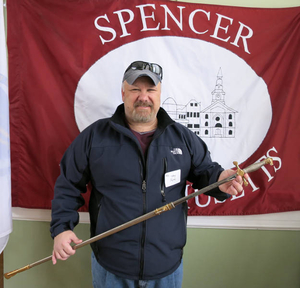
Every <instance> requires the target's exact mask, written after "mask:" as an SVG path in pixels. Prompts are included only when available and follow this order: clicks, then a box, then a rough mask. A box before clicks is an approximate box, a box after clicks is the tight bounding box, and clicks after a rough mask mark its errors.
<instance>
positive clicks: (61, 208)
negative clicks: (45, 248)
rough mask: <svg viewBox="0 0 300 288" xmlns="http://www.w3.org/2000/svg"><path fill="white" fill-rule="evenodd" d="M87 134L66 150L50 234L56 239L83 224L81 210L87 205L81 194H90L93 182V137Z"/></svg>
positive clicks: (56, 185) (56, 191) (54, 203)
mask: <svg viewBox="0 0 300 288" xmlns="http://www.w3.org/2000/svg"><path fill="white" fill-rule="evenodd" d="M87 132H88V131H84V132H82V133H81V134H79V136H78V137H77V138H76V139H75V140H74V141H73V143H72V144H71V145H70V146H69V148H68V149H67V150H66V152H65V154H64V156H63V158H62V160H61V163H60V175H59V177H58V178H57V180H56V183H55V186H54V198H53V200H52V211H51V218H52V219H51V223H50V232H51V237H52V238H54V237H55V236H56V235H58V234H60V233H61V232H63V231H66V230H73V229H74V227H75V226H76V225H77V224H78V222H79V214H78V212H77V210H78V209H79V208H80V207H81V206H83V205H84V199H83V197H82V195H81V193H85V192H86V190H87V189H86V186H87V183H88V182H89V180H90V172H89V151H90V143H91V136H90V135H89V134H88V133H87Z"/></svg>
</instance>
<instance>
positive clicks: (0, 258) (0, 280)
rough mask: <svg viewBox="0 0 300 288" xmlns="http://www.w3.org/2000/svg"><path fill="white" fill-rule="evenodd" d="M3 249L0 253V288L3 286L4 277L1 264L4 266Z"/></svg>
mask: <svg viewBox="0 0 300 288" xmlns="http://www.w3.org/2000/svg"><path fill="white" fill-rule="evenodd" d="M3 253H4V252H3V251H2V253H0V288H4V278H3V272H4V270H3V266H4V262H3V261H4V260H3Z"/></svg>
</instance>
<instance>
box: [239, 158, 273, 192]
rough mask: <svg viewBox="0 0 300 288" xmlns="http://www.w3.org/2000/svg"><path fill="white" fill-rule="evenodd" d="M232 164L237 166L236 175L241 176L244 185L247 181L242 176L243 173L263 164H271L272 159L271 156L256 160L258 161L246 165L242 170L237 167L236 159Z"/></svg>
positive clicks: (254, 169)
mask: <svg viewBox="0 0 300 288" xmlns="http://www.w3.org/2000/svg"><path fill="white" fill-rule="evenodd" d="M233 164H234V165H235V167H236V168H237V171H236V175H240V176H242V178H243V182H244V185H245V186H247V185H248V181H247V180H246V179H245V177H244V175H245V173H248V172H253V171H256V170H257V169H259V168H261V167H262V166H263V165H266V164H270V165H273V159H272V158H267V159H265V160H264V161H261V162H258V163H254V164H252V165H250V166H248V167H247V168H245V169H244V170H242V169H241V168H240V167H239V165H238V162H237V161H233Z"/></svg>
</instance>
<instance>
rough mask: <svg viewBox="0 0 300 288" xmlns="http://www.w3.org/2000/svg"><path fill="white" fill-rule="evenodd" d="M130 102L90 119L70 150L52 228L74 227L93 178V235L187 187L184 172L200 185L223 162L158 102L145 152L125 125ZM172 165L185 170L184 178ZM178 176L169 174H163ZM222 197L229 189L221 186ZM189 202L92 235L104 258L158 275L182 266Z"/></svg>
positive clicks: (139, 274)
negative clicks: (109, 232)
mask: <svg viewBox="0 0 300 288" xmlns="http://www.w3.org/2000/svg"><path fill="white" fill-rule="evenodd" d="M124 115H125V114H124V105H123V104H122V105H120V106H119V107H118V108H117V110H116V112H115V114H114V115H113V116H112V117H111V118H108V119H101V120H98V121H96V122H95V123H93V124H92V125H90V126H89V127H87V128H86V129H85V130H84V131H83V132H81V133H80V134H79V135H78V137H77V138H76V139H75V140H74V141H73V143H72V144H71V145H70V147H69V148H68V149H67V151H66V152H65V154H64V156H63V158H62V161H61V164H60V169H61V174H60V176H59V177H58V179H57V181H56V184H55V193H54V199H53V201H52V221H51V235H52V237H55V236H56V235H58V234H59V233H61V232H63V231H65V230H70V229H71V230H73V228H74V227H75V225H77V224H78V220H79V219H78V213H77V210H78V208H80V207H81V206H82V205H83V203H84V201H83V198H82V196H81V193H84V192H86V185H87V183H88V182H91V184H92V191H91V196H90V201H89V213H90V220H91V237H93V236H95V235H97V234H100V233H103V232H105V231H107V230H109V229H112V228H114V227H116V226H119V225H121V224H123V223H125V222H127V221H130V220H132V219H134V218H137V217H139V216H141V215H143V214H145V213H148V212H150V211H153V210H154V209H156V208H159V207H161V206H163V205H165V204H167V203H170V202H171V201H175V200H177V199H179V198H181V197H183V196H185V195H184V193H185V187H186V180H188V181H190V182H192V183H194V184H193V187H194V188H202V187H203V186H206V185H209V184H211V183H213V182H215V181H217V180H218V177H219V175H220V173H221V171H222V170H223V169H222V168H221V167H220V165H218V164H217V163H215V162H212V160H211V158H210V153H209V151H208V149H207V147H206V145H205V143H204V142H203V141H202V140H201V139H200V138H199V137H198V136H196V135H195V134H194V133H192V132H191V131H190V130H188V129H187V128H186V127H184V126H183V125H181V124H178V123H176V122H174V121H173V120H172V119H171V118H170V117H169V116H168V114H167V113H166V112H165V111H164V110H163V109H162V108H160V110H159V112H158V115H157V118H158V127H157V129H156V131H155V134H154V136H153V140H152V142H151V143H150V146H149V149H148V153H147V157H146V159H145V157H144V155H143V152H142V150H141V148H140V145H139V142H138V140H137V138H136V137H135V136H134V135H133V133H132V132H131V131H130V130H129V129H128V128H127V125H126V123H125V116H124ZM173 171H177V175H179V174H178V172H179V173H180V178H178V177H176V176H174V175H175V174H174V173H173ZM166 173H168V174H167V175H168V176H173V177H174V179H173V181H174V182H169V181H167V182H166V177H165V174H166ZM209 195H211V196H214V197H216V198H217V199H219V200H224V199H226V198H228V196H229V195H228V194H225V193H223V192H221V191H220V190H219V189H215V190H213V191H211V192H210V193H209ZM186 216H187V205H186V204H182V205H178V206H176V208H175V209H172V210H170V211H167V212H165V213H163V214H161V215H159V216H155V217H153V218H151V219H149V220H147V221H145V222H143V223H140V224H137V225H135V226H132V227H130V228H128V229H125V230H123V231H120V232H118V233H116V234H113V235H111V236H108V237H106V238H103V239H101V240H99V241H97V242H95V243H92V244H91V246H92V249H93V251H94V253H95V256H96V258H97V260H98V262H99V263H100V264H101V265H102V266H103V267H104V268H105V269H107V270H108V271H110V272H112V273H114V274H116V275H118V276H121V277H123V278H128V279H157V278H162V277H164V276H167V275H169V274H170V273H172V272H173V271H175V270H176V268H177V267H178V266H179V264H180V261H181V258H182V252H183V247H184V245H185V243H186Z"/></svg>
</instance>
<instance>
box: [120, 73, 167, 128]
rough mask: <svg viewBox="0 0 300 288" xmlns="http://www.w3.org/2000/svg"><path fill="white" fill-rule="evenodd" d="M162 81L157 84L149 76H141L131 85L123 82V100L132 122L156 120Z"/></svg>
mask: <svg viewBox="0 0 300 288" xmlns="http://www.w3.org/2000/svg"><path fill="white" fill-rule="evenodd" d="M160 95H161V83H158V85H157V86H155V84H154V83H153V82H152V80H151V79H150V78H149V77H139V78H137V79H136V80H135V82H134V83H133V84H132V85H130V84H128V83H127V82H126V81H124V83H123V89H122V100H123V102H124V106H125V114H126V118H127V121H128V122H129V123H130V124H135V123H148V124H149V123H151V122H153V123H154V122H155V121H156V115H157V112H158V110H159V107H160Z"/></svg>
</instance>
